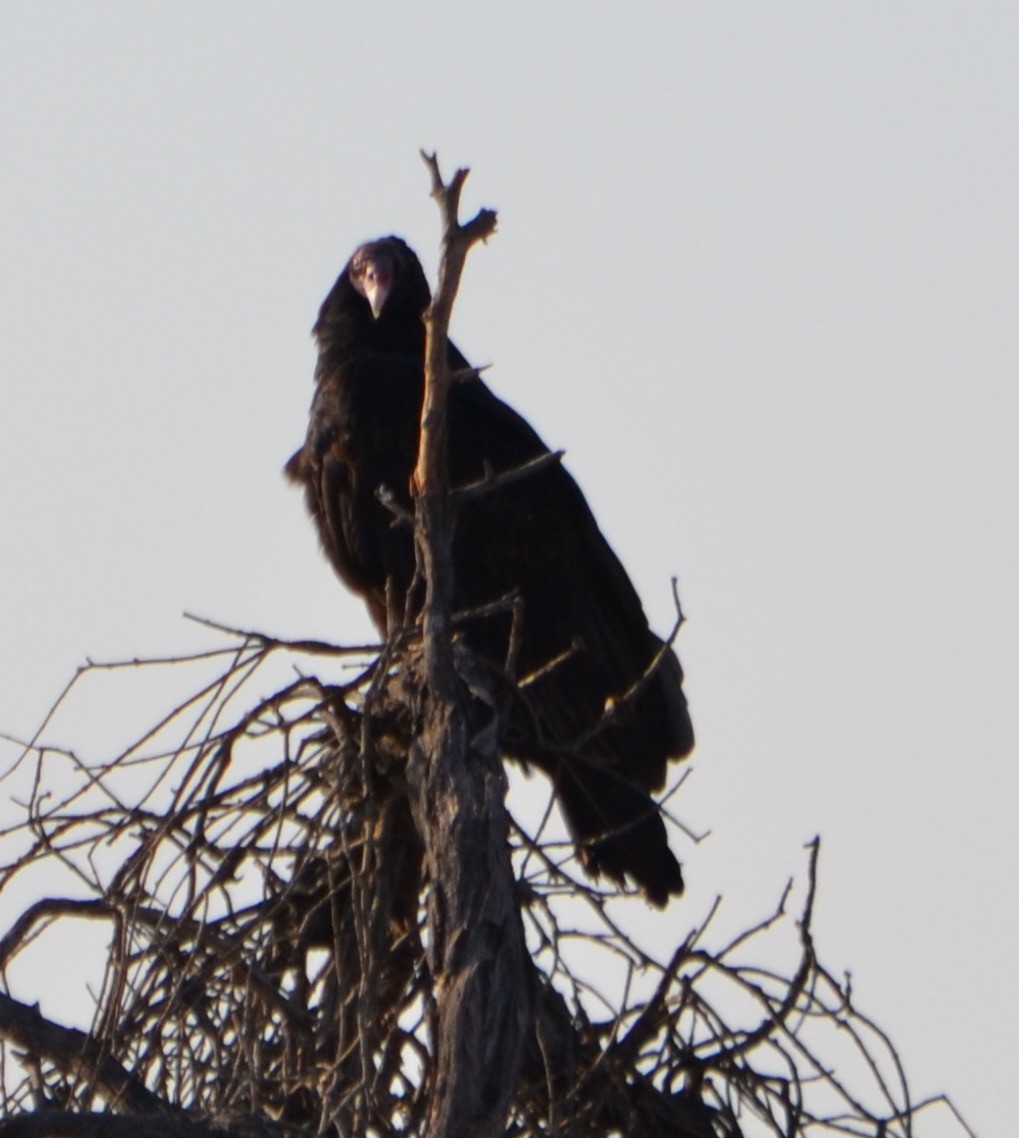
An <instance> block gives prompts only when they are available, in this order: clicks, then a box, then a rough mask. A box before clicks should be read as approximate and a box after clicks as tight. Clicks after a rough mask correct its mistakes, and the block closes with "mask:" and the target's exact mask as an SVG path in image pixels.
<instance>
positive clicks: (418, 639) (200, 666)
mask: <svg viewBox="0 0 1019 1138" xmlns="http://www.w3.org/2000/svg"><path fill="white" fill-rule="evenodd" d="M426 162H427V163H428V166H429V170H430V173H431V177H432V190H433V194H434V195H435V197H436V199H437V200H438V203H439V206H440V211H441V214H442V219H443V229H444V234H443V259H442V268H441V271H440V278H439V286H438V289H437V292H436V295H435V299H434V302H433V305H432V308H431V309H430V311H429V313H428V316H427V326H428V349H427V366H426V398H425V406H424V413H423V422H422V430H421V449H420V454H419V461H418V466H417V470H416V473H415V503H416V513H415V518H414V519H413V524H414V527H415V539H416V544H417V548H418V560H419V567H420V571H421V575H422V577H423V580H424V582H425V585H426V593H425V601H424V606H423V610H422V615H421V620H420V622H418V623H416V624H415V625H414V626H413V627H411V628H405V629H403V630H401V631H400V632H399V633H397V634H395V635H393V636H391V637H390V638H389V639H388V641H387V643H385V644H382V645H369V646H362V647H339V646H336V645H332V644H328V643H324V642H320V641H300V642H294V641H286V642H285V641H281V640H279V639H276V638H273V637H270V636H267V635H264V634H262V633H257V632H247V631H239V630H232V629H224V628H221V627H219V626H215V625H212V627H213V628H214V629H215V630H216V633H217V636H219V637H220V639H221V641H222V642H224V646H222V647H219V648H216V649H214V650H211V651H209V652H207V653H202V654H198V655H195V656H192V657H187V658H179V659H173V660H156V661H148V662H146V663H140V662H138V661H131V662H128V663H124V664H89V665H88V666H87V667H86V668H84V669H82V670H81V671H80V672H79V673H78V675H76V677H75V679H74V681H73V682H72V684H71V685H69V691H72V690H73V691H77V689H78V687H79V686H80V685H81V684H82V683H83V682H84V681H85V680H87V679H94V678H98V677H101V678H103V679H104V680H107V681H109V682H118V681H120V682H122V681H123V680H124V679H125V674H129V675H131V676H135V675H136V674H137V673H139V672H141V673H142V674H144V675H149V674H153V673H156V672H159V671H160V670H162V669H166V668H171V669H172V670H173V674H174V675H175V676H179V675H185V674H189V673H194V674H195V676H196V677H200V678H195V679H194V680H193V682H192V683H191V686H190V690H191V692H192V694H191V695H189V696H188V697H187V698H186V699H184V700H183V701H181V702H180V703H178V704H177V705H176V706H174V707H173V708H172V709H171V710H170V711H169V712H168V713H167V714H166V715H165V716H163V717H161V718H160V719H159V720H158V721H157V722H156V723H154V724H152V725H151V726H150V727H148V728H147V729H145V730H144V731H143V732H142V733H141V735H140V737H138V738H137V739H136V740H135V741H134V742H132V743H131V744H130V745H129V746H127V747H126V748H123V749H121V750H119V751H118V752H117V753H116V754H115V755H114V756H113V757H112V758H111V757H108V756H107V757H104V758H102V759H100V760H98V761H87V760H85V759H84V758H82V757H81V756H80V755H79V754H78V753H76V752H75V751H73V750H70V749H66V748H62V747H58V746H55V745H54V744H53V743H52V742H51V741H50V740H49V731H50V727H51V723H52V720H53V718H54V717H55V716H58V715H59V714H60V711H61V709H62V707H63V705H64V700H65V699H66V697H67V695H68V692H65V693H64V695H62V696H61V699H60V700H58V701H57V704H56V705H55V707H54V709H53V711H52V712H51V716H50V717H48V719H47V722H46V723H44V724H43V726H42V728H40V731H39V733H38V734H37V736H36V737H35V738H34V739H33V740H31V741H30V742H29V743H28V744H27V745H26V746H24V748H23V749H22V751H21V753H20V756H19V758H18V759H17V760H16V761H15V762H14V764H13V765H12V767H11V769H10V770H9V771H8V773H7V774H6V776H5V778H6V782H7V786H8V788H9V790H10V793H11V794H12V797H15V798H17V799H18V800H19V801H21V803H22V809H23V814H22V816H21V817H20V818H19V820H18V821H17V822H16V823H15V824H14V825H12V826H11V827H9V828H8V829H7V830H6V831H4V832H3V833H2V834H0V839H2V841H3V843H4V849H3V868H2V871H0V899H3V898H4V897H5V896H6V897H10V896H12V895H14V892H15V890H16V888H17V887H18V885H19V884H20V883H21V882H22V881H23V880H24V879H26V878H32V876H33V874H36V873H37V872H38V871H40V870H42V871H43V872H44V873H45V875H46V883H47V888H49V889H52V884H53V882H54V880H55V878H56V871H58V870H59V871H60V873H61V874H62V877H61V878H60V879H61V880H62V881H63V882H64V883H65V887H64V891H63V893H62V894H54V893H52V892H49V893H47V894H46V895H44V896H42V897H41V899H39V900H35V901H33V902H30V903H29V904H27V906H25V907H23V908H22V909H21V910H20V911H19V912H18V914H17V915H16V917H15V919H14V920H13V921H12V923H11V924H10V927H9V928H8V930H7V932H6V933H5V935H4V936H3V937H2V939H0V968H2V970H3V973H4V976H5V977H6V978H8V984H9V987H17V985H14V984H10V982H9V978H10V977H11V976H12V975H13V974H14V973H15V972H17V970H18V968H19V966H20V965H21V963H22V962H24V961H26V960H31V959H34V958H37V957H38V956H39V955H40V951H41V946H42V945H44V944H45V940H43V941H40V939H39V938H40V935H41V934H43V933H45V932H46V931H47V930H52V929H56V930H58V931H62V930H67V929H70V928H72V927H73V922H76V921H81V920H87V921H92V922H98V923H99V924H100V925H101V927H102V928H104V929H105V930H106V934H107V938H106V939H107V943H108V948H107V951H106V954H105V958H104V960H103V962H102V967H101V974H100V982H99V986H98V989H97V990H96V991H94V992H92V993H91V997H92V999H91V1007H92V1019H91V1023H90V1024H89V1025H88V1026H87V1029H81V1028H78V1027H71V1026H65V1025H62V1024H60V1023H58V1022H56V1020H55V1019H54V1018H50V1017H47V1016H46V1015H44V1014H43V1013H42V1012H41V1011H40V1009H39V1008H38V1007H37V1006H34V1005H33V1004H32V1003H30V1002H26V1001H25V1000H20V999H17V998H16V997H15V995H13V994H6V995H0V1040H2V1044H3V1052H2V1055H0V1059H2V1075H3V1079H2V1085H0V1090H2V1093H3V1119H2V1120H0V1138H8V1136H13V1135H19V1136H20V1135H38V1136H57V1135H88V1136H98V1135H108V1136H111V1138H119V1136H120V1135H125V1136H126V1135H132V1136H133V1135H139V1134H146V1135H152V1136H155V1138H163V1136H165V1138H178V1136H181V1138H185V1136H186V1138H201V1136H203V1135H213V1134H236V1135H248V1134H252V1135H254V1134H259V1135H262V1134H265V1135H312V1134H314V1135H344V1136H348V1135H350V1136H353V1135H393V1134H410V1135H427V1136H428V1138H440V1136H441V1138H451V1136H460V1135H468V1134H469V1135H472V1136H474V1135H479V1136H481V1135H493V1136H494V1135H503V1134H506V1135H519V1136H521V1138H523V1136H530V1135H534V1136H537V1135H543V1136H544V1135H558V1136H564V1138H565V1136H570V1138H586V1136H588V1135H591V1136H594V1135H599V1136H600V1135H606V1134H620V1135H624V1134H625V1135H634V1136H643V1135H647V1136H651V1135H655V1136H666V1138H737V1136H741V1135H744V1134H746V1135H758V1134H773V1135H785V1136H788V1135H808V1134H822V1133H827V1134H845V1135H863V1134H874V1135H883V1136H885V1138H892V1136H902V1138H906V1136H909V1135H912V1134H914V1133H915V1132H916V1131H915V1130H914V1123H915V1120H916V1119H917V1116H918V1114H919V1113H920V1112H925V1113H926V1112H934V1111H937V1110H940V1111H942V1112H943V1113H947V1114H948V1115H949V1116H950V1117H952V1118H954V1119H955V1121H956V1123H957V1125H958V1129H959V1132H960V1133H970V1132H969V1131H968V1130H967V1128H966V1127H965V1124H964V1123H963V1122H962V1120H961V1119H960V1118H959V1116H958V1115H957V1113H956V1112H955V1111H954V1108H953V1107H952V1105H951V1103H950V1102H949V1101H948V1099H947V1098H945V1097H943V1096H941V1097H938V1098H936V1099H931V1100H928V1101H924V1102H919V1103H917V1102H914V1101H913V1100H912V1098H911V1095H910V1092H909V1089H908V1086H907V1083H906V1078H905V1075H904V1072H903V1068H902V1064H901V1062H900V1060H899V1057H898V1055H897V1054H896V1052H895V1049H894V1048H893V1046H892V1045H891V1043H890V1042H889V1040H888V1039H887V1038H886V1037H885V1035H884V1034H883V1033H882V1032H881V1031H880V1029H879V1028H878V1027H877V1026H876V1025H875V1024H874V1023H873V1022H872V1021H871V1020H870V1019H868V1018H867V1017H866V1016H864V1015H863V1014H861V1013H860V1012H859V1011H857V1009H856V1007H855V1004H854V1001H853V998H852V993H851V991H850V987H849V983H848V980H840V979H837V978H835V977H834V976H833V975H832V974H831V973H829V972H828V971H827V970H826V969H825V968H823V967H822V965H821V964H820V963H819V961H818V959H817V957H816V954H815V950H814V943H813V937H812V931H811V924H812V912H813V902H814V894H815V889H816V885H817V863H818V849H819V847H818V843H817V841H816V840H815V841H814V842H812V843H810V845H809V847H808V849H809V854H808V861H807V867H806V874H805V878H806V880H805V883H804V885H803V888H802V890H801V893H802V900H801V902H800V903H799V906H798V913H797V915H795V916H794V915H792V914H791V912H790V909H791V905H792V899H793V896H794V892H795V891H794V888H793V885H792V883H790V884H788V885H787V886H786V887H785V889H784V890H783V891H782V895H781V897H780V899H779V901H778V903H777V905H776V906H775V907H774V908H773V909H772V910H771V911H770V912H769V914H768V915H767V916H766V917H765V918H764V919H763V920H760V921H759V922H757V923H755V924H753V925H752V926H751V927H749V928H748V929H747V930H746V931H745V932H743V933H742V934H740V935H739V936H737V937H735V938H733V939H729V940H727V941H726V942H725V943H723V944H721V945H717V944H716V945H714V946H712V944H711V942H712V939H713V925H714V923H715V915H716V912H717V905H716V907H715V908H713V909H712V910H711V912H709V913H708V914H707V915H706V916H705V917H704V918H703V919H701V920H700V921H699V922H697V923H696V924H694V925H693V926H692V927H691V928H690V931H689V933H688V934H687V935H686V936H685V937H684V938H683V940H682V942H681V943H679V944H677V945H675V946H674V948H673V950H672V952H671V953H670V954H669V958H668V959H667V960H660V959H656V958H655V956H654V954H653V953H652V952H650V951H649V950H648V949H647V948H645V947H642V946H641V945H640V944H639V943H638V942H637V940H636V939H635V938H634V937H633V935H632V934H630V933H628V932H627V930H626V928H625V927H624V925H625V921H623V920H621V919H620V913H621V911H623V909H624V907H625V906H626V905H628V904H641V902H640V901H628V900H627V899H625V898H620V897H619V895H618V891H615V892H613V891H610V890H606V889H604V888H599V887H596V886H594V885H593V884H592V883H591V882H590V881H588V880H586V879H584V878H583V876H582V875H580V874H579V873H578V871H577V867H576V866H575V864H574V861H573V857H572V851H571V847H570V846H569V845H568V844H565V843H563V842H561V841H559V840H557V838H556V834H555V832H554V827H553V826H552V824H551V821H550V817H551V808H550V809H549V810H546V811H545V813H544V814H543V815H542V816H540V817H538V818H537V819H532V820H531V821H530V822H525V820H524V819H523V818H520V819H516V818H514V817H512V816H511V815H510V813H509V812H508V811H507V809H506V805H505V795H506V774H505V771H504V768H503V764H502V761H501V758H500V755H499V750H498V745H497V740H498V730H497V722H496V712H495V709H494V703H495V701H494V700H493V699H491V698H490V694H489V692H488V691H487V689H486V681H485V679H484V676H483V674H479V670H478V669H477V668H476V667H475V666H474V665H473V663H472V660H471V657H470V655H469V653H467V652H466V650H463V649H461V648H458V646H457V644H456V642H455V640H454V638H453V637H452V635H451V631H452V629H453V626H454V622H455V614H454V613H453V612H452V611H451V593H450V589H449V580H450V519H449V511H450V508H451V506H450V503H451V497H450V493H449V488H448V486H447V480H446V474H445V462H444V438H443V436H444V430H445V417H444V406H445V397H446V394H447V392H448V388H449V384H450V382H451V377H450V376H449V374H448V369H447V365H446V351H445V340H446V332H447V328H448V324H449V316H450V312H451V310H452V305H453V300H454V298H455V295H456V291H457V288H458V284H459V279H460V273H461V271H462V268H463V264H464V259H465V257H466V255H467V252H468V250H469V249H470V247H471V246H472V245H473V244H474V243H475V242H476V241H478V240H481V239H484V238H485V237H487V236H488V235H489V234H490V233H491V232H492V231H493V230H494V226H495V215H494V213H491V212H490V211H484V210H483V211H481V212H480V213H479V214H478V215H477V216H476V217H475V218H474V219H473V220H472V221H470V222H468V223H467V224H465V225H461V224H460V222H459V220H458V207H459V198H460V191H461V189H462V186H463V182H464V178H465V177H466V171H458V172H457V174H456V175H455V176H454V178H453V179H452V180H451V181H450V182H449V183H448V184H445V183H444V182H443V180H442V178H441V176H440V172H439V167H438V164H437V162H436V160H435V158H434V156H432V157H427V158H426ZM556 458H557V456H554V455H553V456H550V459H549V460H550V461H555V460H556ZM513 476H514V477H527V476H528V473H527V471H521V472H514V473H513ZM404 521H405V523H406V524H409V520H408V519H404ZM205 623H206V624H210V622H205ZM680 623H681V614H680V613H679V610H678V604H677V621H676V628H675V629H674V632H673V636H675V634H676V632H678V629H679V625H680ZM267 683H268V686H269V688H270V689H271V694H269V695H265V694H256V693H264V691H265V690H266V685H267ZM37 895H38V894H37ZM68 943H70V942H69V941H68V940H67V939H66V937H65V939H64V940H63V941H62V944H63V945H64V947H63V949H62V951H65V952H66V951H68V949H67V945H68ZM776 958H787V966H785V967H782V966H780V965H777V964H770V965H769V964H765V963H764V962H765V961H768V960H774V959H776ZM19 975H21V974H20V973H19ZM592 977H597V978H598V979H597V980H594V979H592ZM29 998H31V997H29ZM836 1059H837V1060H838V1062H837V1063H836Z"/></svg>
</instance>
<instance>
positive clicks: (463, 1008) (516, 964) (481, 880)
mask: <svg viewBox="0 0 1019 1138" xmlns="http://www.w3.org/2000/svg"><path fill="white" fill-rule="evenodd" d="M423 157H424V159H425V162H426V164H427V165H428V167H429V169H430V170H431V174H432V195H433V197H435V199H436V200H437V202H438V203H439V209H440V212H441V215H442V220H443V241H442V244H443V256H442V264H441V267H440V270H439V283H438V287H437V289H436V292H435V296H434V299H433V300H432V303H431V306H430V307H429V309H428V311H427V313H426V314H425V330H426V348H425V395H424V403H423V408H422V416H421V437H420V443H419V451H418V461H417V466H416V468H415V472H414V478H413V488H414V495H415V507H416V512H415V518H416V521H415V543H416V547H417V553H418V564H419V567H420V569H421V571H422V574H423V576H424V578H425V607H424V612H423V621H422V624H423V631H424V652H423V673H422V674H421V675H420V676H418V677H416V679H415V678H412V679H411V685H412V692H411V702H412V704H413V705H415V706H416V711H417V714H416V718H417V720H418V721H419V722H420V723H421V724H422V729H421V731H420V733H419V734H418V735H417V737H416V738H415V740H414V742H413V744H412V747H411V756H410V762H409V764H408V787H409V791H410V798H411V806H412V810H413V812H414V816H415V820H416V822H417V824H418V828H419V830H420V832H421V835H422V838H423V839H424V844H425V865H426V868H427V871H428V874H429V876H430V878H431V884H432V888H431V891H430V893H429V905H428V926H429V927H428V941H429V964H430V968H431V971H432V974H433V976H434V979H435V987H436V992H437V999H436V1015H435V1022H436V1029H435V1033H434V1046H435V1057H434V1061H435V1077H434V1083H433V1088H434V1089H433V1093H432V1096H431V1102H430V1106H429V1116H428V1122H427V1128H426V1134H427V1135H428V1138H457V1136H459V1135H464V1134H470V1135H472V1136H474V1138H496V1136H497V1135H501V1134H502V1133H503V1131H504V1129H505V1126H506V1119H507V1116H508V1113H509V1107H510V1102H511V1101H512V1097H513V1094H514V1092H515V1090H516V1086H517V1081H518V1078H519V1073H520V1067H521V1061H522V1058H521V1057H522V1055H523V1052H524V1047H525V1043H526V1041H527V1039H528V1038H530V1036H531V1033H532V1031H533V1004H534V996H533V983H532V973H533V968H532V965H531V961H530V957H529V955H528V953H527V950H526V945H525V942H524V934H523V925H522V922H521V919H520V911H519V907H518V903H517V898H516V887H515V879H514V876H513V871H512V866H511V864H510V857H509V843H508V822H507V814H506V807H505V801H504V799H505V792H506V776H505V772H504V770H503V767H502V762H501V758H500V755H499V754H498V751H497V748H496V745H495V739H494V733H493V732H492V731H491V730H489V729H488V728H490V726H491V718H492V711H491V708H490V707H488V706H485V704H484V702H482V701H479V700H477V699H475V698H473V697H472V696H471V695H470V693H469V692H468V690H467V687H466V685H465V684H464V682H463V681H462V679H461V678H460V677H459V675H458V674H457V668H456V660H455V656H454V653H453V644H452V638H451V629H452V598H453V563H452V533H453V519H452V511H451V508H450V500H449V481H448V470H447V461H446V402H447V398H448V395H449V389H450V384H451V382H452V380H451V376H450V370H449V363H448V329H449V318H450V314H451V313H452V310H453V301H454V299H455V297H456V292H457V288H458V287H459V282H460V277H461V274H462V272H463V267H464V262H465V259H466V256H467V252H468V250H469V249H470V247H471V246H472V245H473V244H474V243H475V242H476V241H479V240H483V239H484V238H485V237H487V236H488V235H489V234H490V233H492V232H493V231H494V229H495V213H494V212H493V211H491V210H482V211H481V212H480V213H479V214H478V215H477V216H476V217H475V218H474V219H473V220H472V221H470V222H468V223H467V224H466V225H460V223H459V221H458V219H457V211H458V205H459V200H460V191H461V189H462V187H463V183H464V180H465V178H466V177H467V171H466V170H458V171H457V173H456V174H455V175H454V177H453V180H452V181H451V182H450V183H449V185H444V184H443V182H442V178H441V175H440V173H439V166H438V162H437V160H436V158H435V155H431V156H429V155H423ZM411 671H412V670H411Z"/></svg>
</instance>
